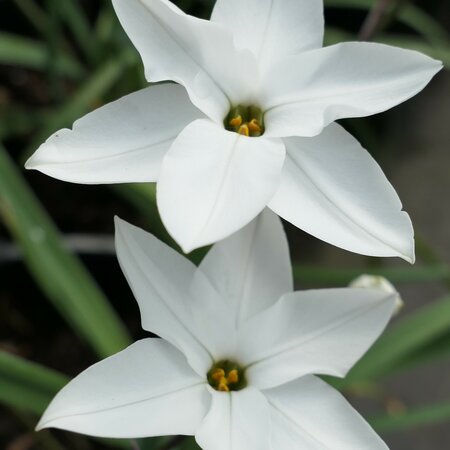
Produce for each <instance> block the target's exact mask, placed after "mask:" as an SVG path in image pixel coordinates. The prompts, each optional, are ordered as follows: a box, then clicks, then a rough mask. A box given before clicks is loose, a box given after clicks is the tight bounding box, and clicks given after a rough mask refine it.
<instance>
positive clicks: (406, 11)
mask: <svg viewBox="0 0 450 450" xmlns="http://www.w3.org/2000/svg"><path fill="white" fill-rule="evenodd" d="M375 3H376V2H375V1H374V0H325V6H327V7H333V8H357V9H364V10H369V9H372V7H373V6H374V5H375ZM396 19H397V20H398V21H399V22H401V23H403V24H405V25H408V26H409V27H410V28H411V29H413V30H415V31H416V32H417V33H419V34H421V35H422V36H424V37H425V38H427V39H428V41H429V42H430V43H443V42H448V40H449V34H448V32H447V30H446V29H445V28H444V27H443V26H442V25H441V24H440V23H439V22H438V21H436V20H435V19H434V18H433V17H431V16H430V15H428V14H427V13H425V12H424V11H422V10H421V9H420V8H418V7H417V6H414V5H411V4H403V5H402V6H401V7H400V9H399V10H398V11H397V13H396Z"/></svg>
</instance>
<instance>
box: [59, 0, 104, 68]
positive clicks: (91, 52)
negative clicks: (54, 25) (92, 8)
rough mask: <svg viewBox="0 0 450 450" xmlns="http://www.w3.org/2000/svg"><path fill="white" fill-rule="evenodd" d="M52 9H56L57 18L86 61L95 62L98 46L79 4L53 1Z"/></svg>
mask: <svg viewBox="0 0 450 450" xmlns="http://www.w3.org/2000/svg"><path fill="white" fill-rule="evenodd" d="M52 7H53V8H55V9H56V11H57V13H58V16H59V17H60V18H61V19H62V21H63V22H64V23H65V24H66V25H67V27H68V28H69V29H70V31H71V32H72V34H73V36H74V37H75V40H76V41H77V43H78V46H79V48H80V49H81V50H82V52H83V53H84V54H85V56H86V57H87V58H88V60H89V61H91V62H95V61H96V59H97V56H98V51H99V45H98V42H97V41H96V40H95V36H94V32H93V29H92V28H91V26H90V24H89V20H88V18H87V17H86V13H85V11H84V10H83V7H82V5H81V4H80V2H79V1H78V0H76V1H74V0H64V1H63V2H62V1H60V0H53V1H52Z"/></svg>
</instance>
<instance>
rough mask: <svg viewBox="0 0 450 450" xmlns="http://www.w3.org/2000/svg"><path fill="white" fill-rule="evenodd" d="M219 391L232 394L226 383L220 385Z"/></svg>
mask: <svg viewBox="0 0 450 450" xmlns="http://www.w3.org/2000/svg"><path fill="white" fill-rule="evenodd" d="M217 390H218V391H220V392H230V388H229V387H228V385H227V382H226V381H225V383H219V385H218V386H217Z"/></svg>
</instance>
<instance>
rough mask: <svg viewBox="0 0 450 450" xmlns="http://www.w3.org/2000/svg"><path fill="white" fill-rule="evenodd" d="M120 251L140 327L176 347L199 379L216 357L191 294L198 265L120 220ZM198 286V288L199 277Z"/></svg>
mask: <svg viewBox="0 0 450 450" xmlns="http://www.w3.org/2000/svg"><path fill="white" fill-rule="evenodd" d="M116 250H117V257H118V259H119V263H120V266H121V268H122V271H123V272H124V274H125V276H126V278H127V280H128V283H129V284H130V287H131V289H132V290H133V293H134V296H135V298H136V300H137V301H138V304H139V308H140V311H141V318H142V319H141V320H142V327H143V328H144V329H146V330H148V331H151V332H153V333H155V334H157V335H159V336H161V337H162V338H164V339H166V340H168V341H169V342H170V343H172V344H173V345H175V346H176V347H177V348H178V349H179V350H181V351H182V352H183V353H184V354H185V355H186V357H187V358H188V360H189V362H190V364H191V365H192V366H193V367H194V368H195V370H197V372H198V373H200V374H204V373H206V372H207V371H208V370H209V368H210V366H211V364H212V361H213V357H212V355H211V354H210V351H209V350H208V343H207V342H206V341H205V340H202V339H201V336H202V334H201V333H200V332H201V331H202V330H201V329H199V328H198V323H197V321H196V318H195V313H196V312H197V311H198V310H199V309H200V308H196V307H195V306H196V302H197V300H198V298H196V297H195V296H194V295H193V294H196V293H197V292H195V293H194V292H192V291H191V288H192V286H193V280H194V276H195V272H196V267H195V266H194V264H192V263H191V262H190V261H189V260H188V259H186V258H184V257H183V256H181V255H180V254H178V253H177V252H175V251H174V250H172V249H171V248H170V247H168V246H167V245H166V244H164V243H162V242H161V241H159V240H158V239H156V238H155V237H154V236H152V235H151V234H149V233H146V232H145V231H143V230H140V229H139V228H137V227H134V226H133V225H130V224H127V223H126V222H124V221H122V220H120V219H117V218H116ZM195 281H196V283H195V287H198V284H199V282H200V281H201V280H200V279H199V277H198V276H195ZM204 281H206V280H204ZM198 290H200V289H198ZM206 290H207V287H205V292H206ZM214 299H215V297H214V296H212V297H211V299H210V301H211V302H213V301H214ZM212 308H213V305H211V306H210V308H209V310H208V311H210V309H212ZM212 321H213V322H214V320H212Z"/></svg>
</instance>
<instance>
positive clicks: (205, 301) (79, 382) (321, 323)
mask: <svg viewBox="0 0 450 450" xmlns="http://www.w3.org/2000/svg"><path fill="white" fill-rule="evenodd" d="M116 248H117V253H118V258H119V262H120V264H121V267H122V269H123V271H124V273H125V275H126V277H127V280H128V282H129V284H130V286H131V288H132V290H133V292H134V295H135V297H136V299H137V301H138V303H139V307H140V311H141V316H142V325H143V328H145V329H146V330H149V331H152V332H154V333H155V334H157V335H159V336H160V337H161V339H160V338H148V339H143V340H141V341H138V342H136V343H135V344H133V345H131V346H130V347H129V348H127V349H125V350H124V351H122V352H121V353H118V354H116V355H115V356H112V357H110V358H108V359H106V360H104V361H101V362H99V363H97V364H95V365H94V366H92V367H90V368H89V369H87V370H86V371H85V372H83V373H82V374H81V375H79V376H78V377H76V378H75V379H74V380H73V381H71V382H70V383H69V384H68V385H67V386H66V387H65V388H64V389H62V391H61V392H60V393H59V394H58V395H57V396H56V397H55V399H54V400H53V401H52V403H51V404H50V406H49V407H48V409H47V411H46V412H45V414H44V416H43V417H42V419H41V421H40V423H39V425H38V428H39V429H41V428H46V427H55V428H61V429H66V430H71V431H75V432H79V433H85V434H89V435H94V436H103V437H116V438H131V437H146V436H155V435H169V434H184V435H195V436H196V439H197V442H198V443H199V444H200V446H201V447H202V448H204V449H206V450H265V449H267V450H270V449H283V450H299V449H302V450H303V449H310V448H311V449H312V448H314V449H321V450H322V449H363V448H364V449H367V450H369V449H370V450H381V449H384V450H386V449H387V447H386V445H385V444H384V443H383V441H382V440H381V439H380V438H379V437H378V436H377V435H376V433H375V432H374V431H373V430H372V429H371V428H370V427H369V425H368V424H367V423H366V422H365V421H364V420H363V419H362V418H361V417H360V416H359V415H358V414H357V413H356V411H354V410H353V408H352V407H351V406H350V405H349V404H348V403H347V402H346V400H345V399H344V398H343V397H342V396H341V395H340V394H339V393H338V392H337V391H335V390H334V389H332V388H331V387H330V386H328V385H327V384H326V383H325V382H323V381H322V380H321V379H319V378H317V377H316V376H315V375H314V374H327V375H335V376H345V374H346V373H347V372H348V370H349V369H350V368H351V367H352V366H353V364H354V363H355V362H356V361H357V360H358V359H359V358H360V357H361V356H362V355H363V354H364V352H365V351H366V350H367V349H368V347H369V346H370V345H371V344H372V343H373V341H374V340H375V339H376V338H377V337H378V336H379V334H380V333H381V332H382V330H383V329H384V327H385V325H386V323H387V322H388V321H389V319H390V317H391V314H392V311H393V309H394V306H395V297H396V296H395V294H391V293H387V292H385V291H383V290H380V289H377V290H371V289H350V288H346V289H330V290H311V291H303V292H293V282H292V275H291V265H290V258H289V251H288V245H287V241H286V237H285V235H284V231H283V229H282V226H281V223H280V220H279V219H278V218H277V217H276V215H275V214H273V213H272V212H270V211H268V210H266V211H264V212H263V213H262V214H261V215H260V216H259V217H258V218H257V219H255V220H254V221H253V222H251V223H250V224H249V225H247V226H246V227H245V228H243V229H242V230H241V231H240V232H238V233H237V234H235V235H233V236H232V237H230V238H228V239H226V240H224V241H222V242H220V243H218V244H216V245H215V246H214V247H213V248H212V250H211V251H210V252H209V253H208V254H207V256H206V257H205V259H204V260H203V262H202V263H201V265H200V266H199V268H197V267H195V266H194V265H193V264H192V263H190V262H189V261H188V260H187V259H185V258H184V257H182V256H181V255H179V254H178V253H176V252H175V251H173V250H172V249H170V248H169V247H168V246H166V245H165V244H163V243H161V242H160V241H158V240H157V239H156V238H155V237H153V236H151V235H150V234H148V233H145V232H144V231H142V230H140V229H138V228H136V227H134V226H132V225H129V224H127V223H125V222H122V221H121V220H117V222H116Z"/></svg>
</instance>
